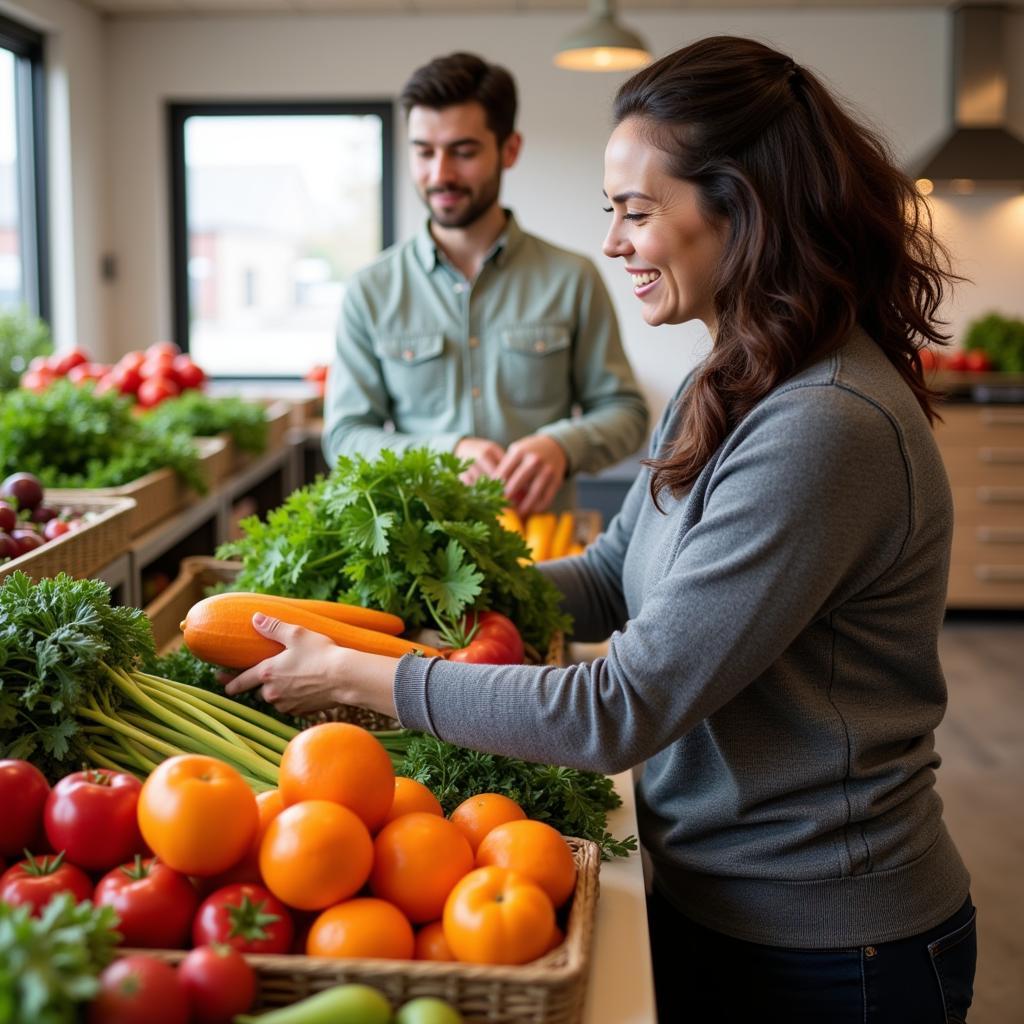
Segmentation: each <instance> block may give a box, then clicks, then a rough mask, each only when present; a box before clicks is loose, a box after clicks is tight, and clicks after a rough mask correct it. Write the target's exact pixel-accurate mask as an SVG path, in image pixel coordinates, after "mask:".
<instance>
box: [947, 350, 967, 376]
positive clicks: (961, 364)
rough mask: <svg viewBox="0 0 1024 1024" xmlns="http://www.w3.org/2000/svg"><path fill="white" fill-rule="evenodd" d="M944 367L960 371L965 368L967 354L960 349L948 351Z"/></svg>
mask: <svg viewBox="0 0 1024 1024" xmlns="http://www.w3.org/2000/svg"><path fill="white" fill-rule="evenodd" d="M946 369H947V370H955V371H957V372H961V371H963V370H966V369H967V354H966V353H965V352H963V351H961V350H960V349H957V350H956V351H955V352H950V353H949V355H948V356H947V357H946Z"/></svg>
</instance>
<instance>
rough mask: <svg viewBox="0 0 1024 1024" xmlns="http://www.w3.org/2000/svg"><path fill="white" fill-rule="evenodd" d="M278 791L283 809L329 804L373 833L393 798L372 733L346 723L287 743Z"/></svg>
mask: <svg viewBox="0 0 1024 1024" xmlns="http://www.w3.org/2000/svg"><path fill="white" fill-rule="evenodd" d="M278 788H279V789H280V790H281V798H282V799H283V800H284V804H285V806H286V807H290V806H291V805H292V804H297V803H300V802H301V801H303V800H330V801H332V802H333V803H336V804H341V805H342V806H343V807H347V808H348V809H349V810H350V811H354V812H355V813H356V814H358V815H359V817H360V818H362V819H363V823H364V824H365V825H366V827H367V828H368V829H369V830H370V831H371V832H375V831H376V830H377V829H378V828H380V826H381V823H382V822H383V821H384V819H385V818H386V817H387V813H388V811H389V810H390V809H391V804H392V801H393V800H394V799H395V770H394V768H393V767H392V765H391V758H390V757H389V756H388V752H387V751H386V750H385V749H384V747H383V746H382V745H381V743H380V741H379V740H378V739H377V738H376V737H375V736H374V735H373V734H372V733H369V732H367V731H366V730H365V729H361V728H360V727H359V726H358V725H349V724H348V723H347V722H325V723H324V724H323V725H314V726H312V727H311V728H309V729H303V730H302V731H301V732H300V733H299V734H298V735H297V736H295V737H294V738H293V739H292V740H290V741H289V743H288V746H287V747H286V748H285V752H284V755H283V756H282V757H281V770H280V773H279V775H278Z"/></svg>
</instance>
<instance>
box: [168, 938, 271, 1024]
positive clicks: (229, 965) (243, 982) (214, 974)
mask: <svg viewBox="0 0 1024 1024" xmlns="http://www.w3.org/2000/svg"><path fill="white" fill-rule="evenodd" d="M178 982H179V984H180V985H181V987H182V988H183V989H184V990H185V994H186V995H187V996H188V1002H189V1008H190V1009H191V1011H192V1019H193V1021H195V1024H231V1022H232V1021H233V1020H234V1019H235V1016H236V1015H237V1014H239V1013H245V1012H246V1011H247V1010H249V1009H250V1008H251V1007H252V1004H253V1001H254V1000H255V998H256V974H255V972H254V971H253V969H252V968H251V967H250V966H249V964H248V962H247V961H246V959H245V957H244V956H242V954H241V953H239V952H238V950H237V949H232V948H231V947H230V946H225V945H221V944H218V945H216V946H199V947H197V948H196V949H193V950H192V952H191V953H189V954H188V956H186V957H185V959H184V960H182V961H181V963H180V964H178Z"/></svg>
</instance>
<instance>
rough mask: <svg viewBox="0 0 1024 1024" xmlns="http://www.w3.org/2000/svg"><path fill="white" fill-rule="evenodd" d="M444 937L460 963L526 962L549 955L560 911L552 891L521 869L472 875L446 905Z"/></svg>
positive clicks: (483, 870) (481, 870)
mask: <svg viewBox="0 0 1024 1024" xmlns="http://www.w3.org/2000/svg"><path fill="white" fill-rule="evenodd" d="M442 923H443V927H444V937H445V938H446V939H447V940H448V945H449V947H450V948H451V951H452V953H454V954H455V958H456V959H457V960H463V961H468V962H469V963H476V964H525V963H527V962H528V961H530V960H536V959H537V957H539V956H541V955H543V954H544V953H546V952H547V950H548V947H549V945H550V942H551V935H552V932H553V930H554V927H555V909H554V907H552V906H551V900H549V899H548V896H547V893H545V892H544V890H543V889H542V888H541V887H540V886H539V885H537V884H535V883H534V882H531V881H530V880H529V879H528V878H526V877H525V876H523V875H521V874H519V873H518V872H517V871H509V870H508V869H507V868H499V867H486V868H477V869H476V870H475V871H471V872H470V873H469V874H468V875H466V876H465V877H464V878H462V879H460V880H459V882H458V883H457V884H456V886H455V888H454V889H452V891H451V894H450V895H449V896H448V900H447V902H446V903H445V905H444V917H443V919H442Z"/></svg>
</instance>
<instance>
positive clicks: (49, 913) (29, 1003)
mask: <svg viewBox="0 0 1024 1024" xmlns="http://www.w3.org/2000/svg"><path fill="white" fill-rule="evenodd" d="M116 927H117V914H115V913H114V910H113V908H112V907H109V906H99V907H94V906H93V905H92V904H91V903H89V902H87V901H85V900H83V901H82V902H81V903H79V904H78V905H77V906H76V905H75V902H74V899H73V897H72V896H71V894H70V893H61V894H60V895H58V896H56V897H54V899H52V900H51V901H50V902H49V903H48V904H47V905H46V907H45V908H44V909H43V912H42V914H41V915H40V916H39V917H32V915H31V908H30V907H27V906H20V907H12V906H10V905H9V904H7V903H0V1020H3V1021H5V1022H8V1024H74V1022H75V1021H77V1020H78V1019H79V1010H80V1008H81V1007H82V1004H84V1003H86V1002H88V1001H89V1000H90V999H92V998H94V997H95V996H96V994H97V993H98V992H99V987H100V986H99V980H98V978H99V973H100V971H101V970H102V969H103V968H104V967H105V966H106V965H107V964H108V963H110V961H111V960H112V959H113V956H114V947H115V946H116V945H117V942H118V940H119V939H120V936H119V935H118V933H117V932H116V931H115V928H116Z"/></svg>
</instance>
